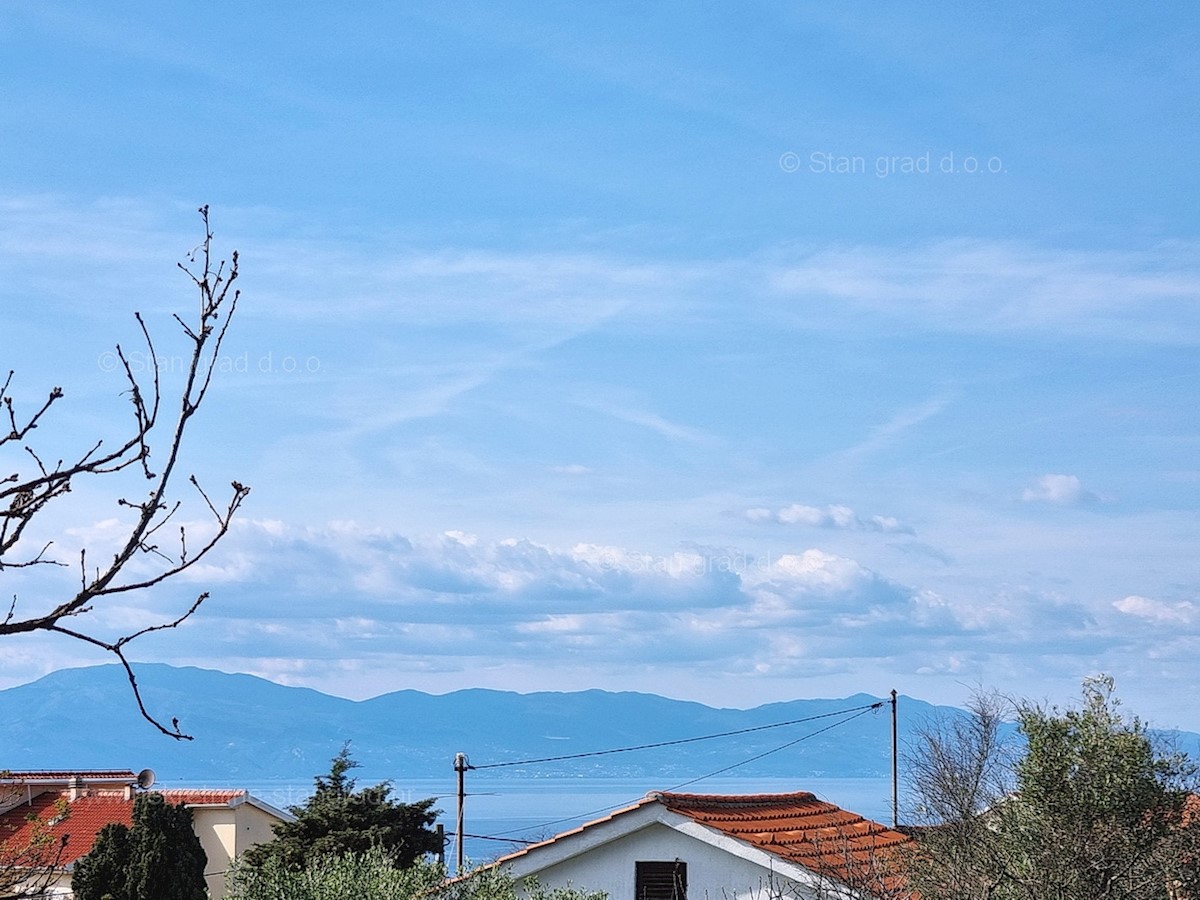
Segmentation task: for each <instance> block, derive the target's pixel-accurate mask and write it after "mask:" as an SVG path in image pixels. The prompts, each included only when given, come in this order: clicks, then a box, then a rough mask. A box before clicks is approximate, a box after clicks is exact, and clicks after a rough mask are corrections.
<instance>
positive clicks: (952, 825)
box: [907, 676, 1200, 900]
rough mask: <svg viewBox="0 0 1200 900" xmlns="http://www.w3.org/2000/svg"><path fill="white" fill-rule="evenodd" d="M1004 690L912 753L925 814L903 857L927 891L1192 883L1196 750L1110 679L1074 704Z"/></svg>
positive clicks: (1023, 895) (1098, 891)
mask: <svg viewBox="0 0 1200 900" xmlns="http://www.w3.org/2000/svg"><path fill="white" fill-rule="evenodd" d="M1002 704H1003V701H1002V699H1001V698H998V697H996V696H995V695H991V696H984V697H983V698H980V699H978V700H977V701H976V703H975V704H974V706H973V708H972V711H971V716H970V717H969V718H968V719H966V720H960V721H959V722H957V723H953V724H951V725H950V726H948V727H947V726H945V725H944V724H943V725H940V726H935V727H931V728H927V729H926V730H925V731H924V732H923V733H922V734H921V736H920V738H919V739H918V741H917V743H916V745H915V746H914V748H912V750H911V751H910V753H909V756H908V763H909V767H910V771H912V772H913V773H914V775H913V788H914V793H915V795H916V797H917V801H918V804H919V808H920V809H921V810H922V811H923V812H924V813H925V821H924V822H923V823H921V827H920V828H918V829H917V834H918V837H919V841H918V843H917V845H916V849H915V850H914V851H913V852H912V853H911V854H910V856H909V859H908V860H907V863H908V867H909V876H910V878H911V880H912V883H913V885H914V886H915V887H916V888H917V889H919V891H920V893H921V895H922V896H923V897H924V898H926V900H951V898H953V900H985V898H994V900H1168V898H1169V897H1176V896H1181V895H1180V894H1178V893H1177V891H1178V890H1179V889H1180V888H1181V887H1187V886H1191V885H1194V884H1195V882H1196V869H1197V865H1198V864H1200V857H1198V856H1197V854H1196V847H1197V841H1196V838H1197V823H1196V822H1195V821H1193V818H1192V817H1190V816H1189V815H1188V805H1189V802H1192V801H1190V800H1189V798H1190V797H1191V796H1192V793H1193V791H1194V789H1195V787H1196V779H1197V770H1196V766H1195V764H1194V763H1193V762H1192V760H1191V759H1190V758H1189V757H1188V756H1187V755H1186V754H1185V753H1182V752H1179V751H1177V750H1175V749H1174V748H1172V747H1171V746H1169V745H1164V744H1163V743H1162V742H1161V741H1160V740H1159V739H1157V738H1156V736H1155V734H1154V733H1153V732H1152V731H1151V730H1150V729H1149V728H1148V727H1147V725H1146V724H1145V723H1144V722H1142V721H1141V720H1140V719H1138V718H1137V717H1131V716H1126V715H1125V714H1124V713H1123V712H1122V711H1121V709H1120V703H1119V701H1118V700H1117V698H1116V696H1115V693H1114V685H1113V681H1112V679H1111V678H1108V677H1103V676H1102V677H1099V678H1094V679H1089V680H1088V681H1086V682H1085V683H1084V685H1083V693H1082V698H1081V703H1080V704H1079V706H1078V707H1077V708H1070V709H1065V710H1064V709H1059V708H1057V707H1054V706H1047V705H1043V704H1037V703H1031V702H1028V701H1015V702H1013V703H1012V705H1011V711H1012V713H1013V715H1014V716H1015V718H1016V722H1017V726H1018V731H1019V737H1020V738H1021V739H1023V746H1017V745H1015V744H1014V743H1013V742H1011V741H1009V740H1006V739H1005V737H1004V728H1003V724H1004V723H1003V721H1002V718H1001V711H1002V708H1003V707H1002Z"/></svg>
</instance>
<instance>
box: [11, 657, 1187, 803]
mask: <svg viewBox="0 0 1200 900" xmlns="http://www.w3.org/2000/svg"><path fill="white" fill-rule="evenodd" d="M137 674H138V681H139V684H140V685H141V690H142V696H143V698H144V700H145V702H146V705H147V707H148V708H149V709H150V710H151V711H152V712H153V713H154V714H155V715H157V716H159V717H160V718H162V719H164V720H166V721H169V720H170V718H171V717H172V716H178V717H179V719H180V724H181V727H182V728H183V730H184V731H185V732H187V733H189V734H191V735H193V736H194V740H191V741H176V740H172V739H170V738H167V737H164V736H163V735H161V734H160V733H159V732H158V731H157V730H156V729H154V728H153V727H151V726H150V725H149V724H148V723H146V722H145V721H144V720H143V719H142V718H141V717H140V715H139V714H138V711H137V708H136V705H135V704H134V701H133V697H132V696H131V693H130V690H129V685H128V682H127V680H126V677H125V673H124V671H123V670H122V669H121V667H120V666H117V665H105V666H94V667H88V668H78V669H63V670H60V671H57V672H53V673H51V674H49V675H47V676H45V677H43V678H41V679H39V680H37V681H34V682H31V683H29V684H25V685H21V686H18V687H14V688H9V689H7V690H4V691H0V720H2V721H3V722H4V723H5V730H4V737H3V739H2V740H0V767H3V768H7V769H13V770H31V769H32V770H37V769H72V768H73V769H113V768H128V769H133V770H135V771H136V770H139V769H142V768H152V769H154V770H155V771H156V772H158V773H159V775H160V776H163V777H165V778H166V779H167V780H170V781H173V782H178V781H183V782H190V783H206V784H217V783H261V782H264V781H293V782H294V781H302V782H304V783H311V779H312V778H313V776H314V775H317V774H322V773H324V772H327V771H328V769H329V761H330V759H331V758H332V757H333V756H334V755H336V754H337V752H338V751H339V749H340V748H341V747H342V746H343V744H345V743H346V742H350V744H351V753H352V755H353V756H354V758H355V759H356V760H357V761H358V762H359V763H360V764H361V767H362V770H361V771H362V775H363V778H364V779H374V780H383V779H385V778H387V779H401V778H431V777H442V776H445V775H446V774H447V773H448V772H450V771H452V769H453V765H454V758H455V754H456V753H459V752H463V753H466V754H467V755H468V757H469V761H470V764H471V765H473V766H476V767H480V768H483V767H493V766H495V767H500V766H503V767H504V771H505V774H506V776H508V777H517V778H537V777H554V778H563V777H614V778H625V777H645V776H648V775H653V776H661V777H662V778H664V779H671V780H678V779H681V778H690V777H698V776H701V775H707V774H710V773H714V772H717V771H719V770H726V769H728V771H726V772H725V773H724V774H725V775H726V777H737V776H747V777H759V778H768V777H769V778H780V777H786V778H812V777H820V778H838V777H845V778H868V777H884V776H886V775H887V774H888V773H889V772H890V770H891V711H890V701H887V702H885V701H884V698H878V697H872V696H869V695H866V694H856V695H854V696H851V697H844V698H838V699H810V700H793V701H789V702H782V703H768V704H764V705H761V706H756V707H754V708H753V709H718V708H713V707H710V706H705V705H704V704H701V703H696V702H689V701H682V700H673V699H668V698H666V697H661V696H657V695H655V694H643V693H630V692H621V693H613V692H608V691H601V690H588V691H579V692H571V693H560V692H551V691H545V692H536V693H529V694H519V693H513V692H508V691H496V690H484V689H471V690H460V691H454V692H452V693H448V694H441V695H434V694H427V693H423V692H420V691H413V690H402V691H396V692H394V693H388V694H383V695H381V696H378V697H374V698H371V699H369V700H361V701H354V700H347V699H344V698H341V697H334V696H330V695H328V694H323V693H321V692H319V691H315V690H311V689H308V688H299V687H287V686H284V685H279V684H275V683H274V682H271V681H267V680H265V679H262V678H258V677H255V676H251V675H231V674H227V673H224V672H217V671H212V670H208V669H199V668H179V667H173V666H167V665H161V664H146V665H139V666H138V667H137ZM873 705H875V708H873V709H872V708H871V707H872V706H873ZM843 711H845V712H843ZM898 711H899V716H898V721H899V734H900V744H901V746H902V747H904V746H906V745H907V744H908V742H909V741H911V738H912V735H913V734H914V731H915V729H917V728H919V727H920V726H921V724H923V723H925V722H928V721H929V720H930V719H931V718H933V717H936V716H940V715H956V714H957V715H961V710H956V709H954V708H951V707H935V706H932V705H930V704H928V703H925V702H923V701H920V700H915V699H911V698H908V697H901V698H900V699H899V703H898ZM783 723H791V724H783ZM731 733H732V734H731ZM712 735H725V736H723V737H712V738H709V737H708V736H712ZM698 738H704V739H698ZM1198 742H1200V736H1197V735H1183V736H1182V740H1181V744H1182V745H1183V746H1184V748H1185V749H1188V748H1191V747H1194V746H1196V745H1197V743H1198ZM647 745H657V746H647ZM631 747H641V748H644V749H638V750H631V751H625V750H623V748H631ZM598 751H622V752H605V753H599V752H598ZM584 753H588V754H592V753H595V754H596V755H589V756H584V757H582V758H568V759H564V758H563V757H573V756H575V755H576V754H584ZM531 761H532V762H531Z"/></svg>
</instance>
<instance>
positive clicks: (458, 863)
mask: <svg viewBox="0 0 1200 900" xmlns="http://www.w3.org/2000/svg"><path fill="white" fill-rule="evenodd" d="M469 768H471V764H470V763H469V762H467V754H465V753H456V754H454V771H455V772H457V773H458V852H457V855H456V856H455V866H454V874H455V875H461V874H462V870H463V860H464V856H463V807H464V806H465V805H466V798H467V792H466V774H467V769H469Z"/></svg>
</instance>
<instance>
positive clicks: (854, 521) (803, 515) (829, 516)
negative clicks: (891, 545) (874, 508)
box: [742, 503, 916, 534]
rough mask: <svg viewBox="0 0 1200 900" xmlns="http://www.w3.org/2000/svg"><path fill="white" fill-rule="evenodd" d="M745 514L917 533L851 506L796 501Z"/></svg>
mask: <svg viewBox="0 0 1200 900" xmlns="http://www.w3.org/2000/svg"><path fill="white" fill-rule="evenodd" d="M742 515H743V516H744V517H745V518H746V519H749V520H750V521H751V522H771V523H774V524H778V525H807V526H810V527H813V528H830V529H835V530H841V531H878V532H883V533H887V534H915V533H916V532H914V531H913V529H912V528H911V527H910V526H908V525H905V524H903V523H902V522H900V520H899V519H896V518H895V517H893V516H866V517H863V516H860V515H859V514H858V513H856V512H855V511H854V510H853V509H851V508H850V507H848V506H826V507H818V506H808V505H806V504H803V503H793V504H791V505H790V506H784V507H780V508H779V509H775V510H771V509H767V508H764V507H754V508H752V509H747V510H745V511H744V512H743V513H742Z"/></svg>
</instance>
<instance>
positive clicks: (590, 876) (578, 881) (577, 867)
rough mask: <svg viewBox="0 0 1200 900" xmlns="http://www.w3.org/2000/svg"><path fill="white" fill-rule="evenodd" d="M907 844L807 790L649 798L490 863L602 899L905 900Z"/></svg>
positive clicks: (903, 837)
mask: <svg viewBox="0 0 1200 900" xmlns="http://www.w3.org/2000/svg"><path fill="white" fill-rule="evenodd" d="M910 840H911V839H910V838H909V837H907V836H906V835H904V834H901V833H900V832H898V831H894V830H892V829H890V828H887V827H886V826H884V825H881V824H879V823H878V822H872V821H871V820H869V819H865V818H863V817H862V816H860V815H857V814H856V813H852V812H849V811H847V810H844V809H841V808H840V807H838V806H835V805H834V804H832V803H827V802H825V801H823V800H820V799H818V798H817V797H816V796H815V795H814V794H811V793H808V792H798V793H790V794H754V795H742V796H738V795H733V796H729V795H710V794H676V793H663V792H652V793H650V794H647V795H646V796H645V797H644V798H643V799H642V800H640V801H639V802H637V803H635V804H634V805H632V806H629V807H626V808H624V809H620V810H617V811H616V812H613V813H611V814H609V815H607V816H605V817H604V818H602V819H598V820H596V821H594V822H589V823H587V824H586V825H583V826H581V827H579V828H576V829H574V830H572V831H567V832H564V833H563V834H560V835H557V836H556V837H554V838H551V839H550V840H546V841H542V842H540V843H537V844H533V845H531V846H529V847H526V848H524V849H522V850H520V851H518V852H516V853H513V854H510V855H508V856H505V857H502V858H501V859H499V860H497V861H496V862H495V863H494V864H493V865H495V866H499V867H501V868H502V869H504V870H506V871H508V872H509V873H510V874H511V875H512V876H514V877H515V878H516V879H518V880H521V879H525V878H530V877H532V878H535V879H536V880H537V882H538V883H539V884H540V885H542V886H543V887H546V888H554V887H565V886H567V885H571V886H573V887H576V888H579V889H583V890H589V891H605V892H607V894H608V897H609V900H734V898H739V900H780V898H786V900H826V898H835V897H836V898H845V900H850V898H883V900H905V898H908V897H909V896H910V894H909V892H908V891H907V889H906V887H905V884H904V881H903V878H901V877H900V876H899V875H898V874H897V871H898V869H897V866H896V865H895V864H896V862H897V860H898V859H899V858H900V856H901V854H902V852H903V848H905V847H906V846H907V845H909V842H910Z"/></svg>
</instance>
